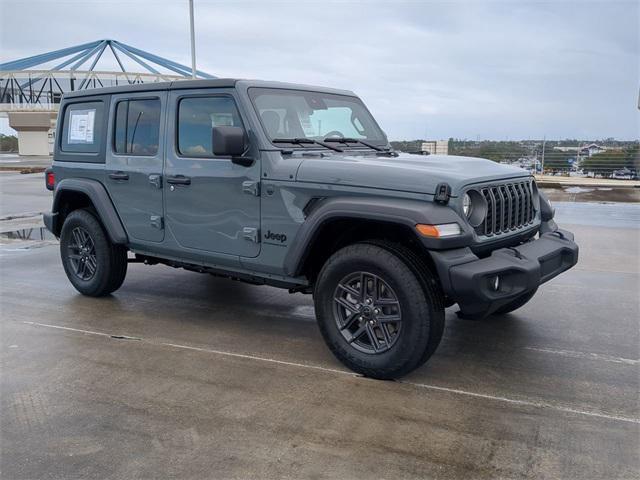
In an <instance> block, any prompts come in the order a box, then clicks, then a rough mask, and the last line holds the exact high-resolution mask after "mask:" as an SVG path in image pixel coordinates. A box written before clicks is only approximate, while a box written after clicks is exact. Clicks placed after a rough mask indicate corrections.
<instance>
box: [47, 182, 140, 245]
mask: <svg viewBox="0 0 640 480" xmlns="http://www.w3.org/2000/svg"><path fill="white" fill-rule="evenodd" d="M70 191H71V192H79V193H83V194H85V195H86V196H87V197H88V198H89V200H91V203H92V204H93V206H94V208H95V209H96V212H97V213H98V216H99V217H100V221H101V222H102V225H104V229H105V230H106V232H107V235H109V239H110V240H111V242H113V243H115V244H120V245H125V244H127V243H128V237H127V232H126V231H125V229H124V226H123V225H122V221H121V220H120V217H119V216H118V213H117V212H116V208H115V207H114V205H113V202H112V201H111V198H110V197H109V194H108V193H107V190H106V189H105V188H104V186H103V185H102V184H101V183H100V182H98V181H97V180H92V179H89V178H65V179H63V180H61V181H60V183H58V184H57V185H56V189H55V192H54V194H53V207H52V209H51V214H50V218H46V217H47V215H48V214H45V225H47V228H48V229H49V230H50V231H51V232H52V233H53V234H54V235H56V236H60V231H61V230H62V225H61V224H60V220H59V213H60V202H61V199H62V197H63V194H64V193H65V192H70Z"/></svg>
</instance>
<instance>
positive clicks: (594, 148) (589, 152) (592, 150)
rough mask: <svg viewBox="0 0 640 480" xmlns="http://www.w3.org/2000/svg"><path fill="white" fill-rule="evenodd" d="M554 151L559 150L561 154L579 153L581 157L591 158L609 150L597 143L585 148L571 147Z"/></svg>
mask: <svg viewBox="0 0 640 480" xmlns="http://www.w3.org/2000/svg"><path fill="white" fill-rule="evenodd" d="M553 149H554V150H558V151H560V152H579V153H580V155H586V156H588V157H591V156H593V155H595V154H596V153H602V152H606V151H607V150H608V149H607V148H605V147H601V146H600V145H598V144H596V143H592V144H590V145H583V146H578V145H576V146H571V147H553Z"/></svg>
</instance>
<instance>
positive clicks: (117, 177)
mask: <svg viewBox="0 0 640 480" xmlns="http://www.w3.org/2000/svg"><path fill="white" fill-rule="evenodd" d="M109 178H110V179H112V180H129V174H128V173H124V172H115V173H110V174H109Z"/></svg>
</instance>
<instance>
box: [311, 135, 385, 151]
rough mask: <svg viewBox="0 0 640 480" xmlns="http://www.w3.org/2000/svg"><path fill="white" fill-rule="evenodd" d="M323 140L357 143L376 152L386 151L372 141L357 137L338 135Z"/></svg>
mask: <svg viewBox="0 0 640 480" xmlns="http://www.w3.org/2000/svg"><path fill="white" fill-rule="evenodd" d="M324 141H325V142H334V143H344V144H348V143H359V144H360V145H364V146H365V147H369V148H371V149H373V150H376V151H378V152H388V150H387V149H385V148H382V147H379V146H377V145H373V144H372V143H369V142H365V141H363V140H358V139H357V138H347V137H345V138H340V137H331V138H325V139H324Z"/></svg>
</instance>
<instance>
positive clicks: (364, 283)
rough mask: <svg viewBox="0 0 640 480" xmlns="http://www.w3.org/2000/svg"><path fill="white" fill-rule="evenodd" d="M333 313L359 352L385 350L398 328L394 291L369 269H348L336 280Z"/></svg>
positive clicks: (398, 311)
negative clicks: (340, 278) (351, 270)
mask: <svg viewBox="0 0 640 480" xmlns="http://www.w3.org/2000/svg"><path fill="white" fill-rule="evenodd" d="M334 317H335V321H336V324H337V326H338V329H339V330H340V333H341V334H342V336H343V337H344V339H345V340H346V341H347V342H348V343H349V344H351V345H352V346H353V347H354V348H355V349H357V350H359V351H361V352H363V353H370V354H378V353H383V352H385V351H387V350H389V349H390V348H391V347H393V345H394V344H395V342H396V340H397V339H398V336H399V334H400V330H401V328H402V311H401V309H400V302H399V301H398V297H397V295H396V294H395V292H394V291H393V289H392V288H391V287H390V286H389V285H388V284H387V283H386V282H385V281H384V280H383V279H382V278H380V277H379V276H377V275H374V274H373V273H369V272H354V273H351V274H349V275H347V276H346V277H344V278H343V279H342V280H341V281H340V283H338V286H337V288H336V291H335V293H334Z"/></svg>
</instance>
